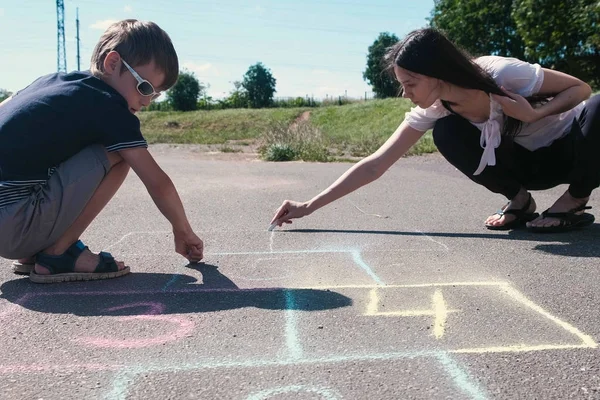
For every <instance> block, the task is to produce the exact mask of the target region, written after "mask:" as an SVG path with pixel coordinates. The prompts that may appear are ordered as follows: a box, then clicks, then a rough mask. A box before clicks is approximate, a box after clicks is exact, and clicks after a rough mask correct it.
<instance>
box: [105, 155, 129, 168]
mask: <svg viewBox="0 0 600 400" xmlns="http://www.w3.org/2000/svg"><path fill="white" fill-rule="evenodd" d="M106 158H108V162H109V163H110V169H113V168H115V167H119V168H126V169H127V170H129V165H128V164H127V163H126V162H125V160H123V157H121V155H120V154H119V153H118V152H112V153H108V152H107V153H106Z"/></svg>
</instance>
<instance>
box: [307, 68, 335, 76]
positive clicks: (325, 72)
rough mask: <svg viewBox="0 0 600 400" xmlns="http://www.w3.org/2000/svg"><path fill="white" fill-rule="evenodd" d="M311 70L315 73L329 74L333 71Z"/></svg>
mask: <svg viewBox="0 0 600 400" xmlns="http://www.w3.org/2000/svg"><path fill="white" fill-rule="evenodd" d="M311 72H312V74H313V75H329V74H330V73H331V72H330V71H328V70H326V69H313V70H312V71H311Z"/></svg>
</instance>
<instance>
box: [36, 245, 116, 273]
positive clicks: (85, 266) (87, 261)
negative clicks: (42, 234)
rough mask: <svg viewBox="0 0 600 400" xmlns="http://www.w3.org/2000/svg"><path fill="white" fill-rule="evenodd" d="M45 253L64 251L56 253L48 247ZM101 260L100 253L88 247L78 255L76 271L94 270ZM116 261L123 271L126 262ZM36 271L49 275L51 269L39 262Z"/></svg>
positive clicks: (51, 253)
mask: <svg viewBox="0 0 600 400" xmlns="http://www.w3.org/2000/svg"><path fill="white" fill-rule="evenodd" d="M44 253H45V254H48V255H60V254H62V252H61V253H54V252H52V250H50V249H47V250H46V251H44ZM99 261H100V257H99V256H98V254H94V253H92V252H91V251H89V250H88V249H85V250H84V251H83V252H82V253H81V254H80V255H79V257H77V260H75V271H74V272H94V270H95V269H96V266H97V265H98V262H99ZM116 263H117V265H118V267H119V271H121V270H123V269H124V268H125V263H124V262H122V261H116ZM35 273H36V274H38V275H49V274H50V271H49V270H48V268H46V267H43V266H41V265H39V264H35Z"/></svg>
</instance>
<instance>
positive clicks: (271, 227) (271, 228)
mask: <svg viewBox="0 0 600 400" xmlns="http://www.w3.org/2000/svg"><path fill="white" fill-rule="evenodd" d="M276 226H277V224H271V226H269V232H271V231H272V230H273V229H275V227H276Z"/></svg>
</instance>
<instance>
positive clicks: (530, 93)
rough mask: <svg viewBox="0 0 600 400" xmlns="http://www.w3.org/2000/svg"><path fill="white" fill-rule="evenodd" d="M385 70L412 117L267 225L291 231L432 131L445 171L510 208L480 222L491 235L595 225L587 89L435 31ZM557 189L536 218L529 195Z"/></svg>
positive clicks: (402, 49) (396, 55) (599, 120)
mask: <svg viewBox="0 0 600 400" xmlns="http://www.w3.org/2000/svg"><path fill="white" fill-rule="evenodd" d="M384 61H385V62H386V64H387V66H388V67H389V69H390V70H393V72H394V75H395V77H396V79H397V80H398V82H399V83H400V85H401V87H402V89H403V97H405V98H408V99H410V100H411V101H412V102H413V103H414V104H415V105H416V106H417V107H415V108H413V109H411V111H410V112H408V113H406V117H405V119H404V121H403V122H402V124H401V125H400V126H399V127H398V129H397V130H396V132H394V134H393V135H392V136H391V137H390V138H389V139H388V140H387V141H386V143H385V144H384V145H383V146H382V147H381V148H379V150H377V151H376V152H375V153H374V154H372V155H370V156H368V157H366V158H365V159H363V160H361V161H360V162H358V163H357V164H356V165H354V166H353V167H352V168H350V170H348V171H347V172H346V173H345V174H343V175H342V176H341V177H340V178H339V179H338V180H337V181H336V182H334V183H333V184H332V185H331V186H330V187H328V188H327V189H325V190H324V191H323V192H322V193H320V194H318V195H317V196H315V197H314V198H313V199H311V200H309V201H307V202H304V203H300V202H295V201H289V200H286V201H284V202H283V204H282V205H281V207H279V209H278V210H277V212H276V214H275V216H274V217H273V219H272V221H271V223H272V224H276V225H278V226H281V225H282V224H283V223H291V220H292V219H294V218H301V217H303V216H306V215H309V214H311V213H312V212H314V211H315V210H317V209H319V208H321V207H323V206H325V205H326V204H328V203H331V202H332V201H334V200H336V199H339V198H340V197H342V196H344V195H346V194H348V193H350V192H352V191H354V190H356V189H358V188H359V187H361V186H363V185H366V184H367V183H370V182H372V181H374V180H376V179H377V178H379V177H380V176H382V175H383V173H384V172H385V171H386V170H387V169H388V168H389V167H390V166H391V165H392V164H394V162H396V161H397V160H398V159H399V158H400V157H402V155H404V154H405V153H406V151H407V150H408V149H409V148H410V147H411V146H412V145H414V144H415V143H416V142H417V141H418V140H419V138H420V137H421V136H422V135H423V134H424V133H425V132H426V131H427V130H429V129H432V128H433V139H434V142H435V144H436V146H437V148H438V150H439V151H440V153H441V154H442V155H443V156H444V157H445V158H446V159H447V160H448V161H449V162H450V163H451V164H453V165H454V166H455V167H456V168H457V169H459V170H460V171H461V172H462V173H464V174H465V175H466V176H468V177H469V178H470V179H471V180H473V181H474V182H476V183H478V184H480V185H483V186H485V187H486V188H488V189H489V190H490V191H492V192H494V193H500V194H502V195H504V196H506V198H507V199H508V200H509V202H508V203H507V204H506V205H505V206H504V207H503V208H502V209H501V210H500V211H498V212H497V213H495V214H493V215H491V216H489V217H488V218H487V219H486V220H485V226H486V227H487V228H489V229H496V230H506V229H514V228H517V227H521V226H523V225H525V224H526V226H527V227H528V228H529V229H531V230H533V231H536V232H556V231H565V230H570V229H574V228H581V227H584V226H587V225H590V224H591V223H593V221H594V217H593V215H591V214H588V213H584V210H585V209H588V208H590V207H587V206H586V204H587V202H588V200H589V196H590V194H591V192H592V190H593V189H595V188H597V187H598V186H600V158H599V157H598V156H597V149H599V148H600V112H599V108H600V107H599V105H600V96H594V97H592V98H591V99H589V100H587V101H586V99H588V98H589V96H590V94H591V89H590V87H589V85H587V84H586V83H584V82H582V81H581V80H579V79H577V78H575V77H573V76H570V75H567V74H564V73H561V72H558V71H553V70H550V69H546V68H542V67H540V66H539V65H538V64H529V63H526V62H523V61H520V60H517V59H515V58H505V57H497V56H487V57H480V58H477V59H471V58H469V57H468V56H467V55H466V54H465V53H464V52H462V51H461V50H460V49H458V48H457V46H455V45H454V44H453V43H452V42H450V41H449V40H448V39H447V38H446V37H445V36H444V35H443V34H442V33H440V32H439V31H437V30H435V29H431V28H426V29H420V30H416V31H413V32H411V33H410V34H409V35H408V36H407V37H406V38H405V39H404V40H402V41H401V42H399V43H397V44H396V45H394V46H393V47H392V48H390V50H389V51H388V53H387V54H386V56H385V60H384ZM563 183H567V184H569V188H568V190H567V191H566V192H565V193H564V194H563V195H562V196H561V197H560V198H559V199H557V200H556V202H555V203H554V204H553V205H552V206H551V207H550V208H549V209H548V210H546V211H544V212H543V213H542V214H541V215H539V214H537V213H536V212H535V210H536V204H535V201H534V200H533V198H532V196H531V194H530V193H529V192H528V190H542V189H548V188H552V187H555V186H557V185H559V184H563Z"/></svg>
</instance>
